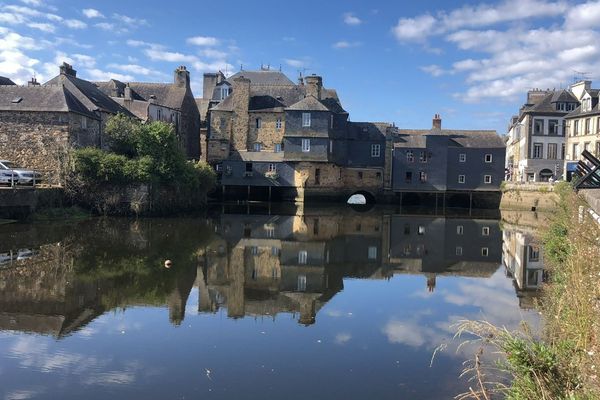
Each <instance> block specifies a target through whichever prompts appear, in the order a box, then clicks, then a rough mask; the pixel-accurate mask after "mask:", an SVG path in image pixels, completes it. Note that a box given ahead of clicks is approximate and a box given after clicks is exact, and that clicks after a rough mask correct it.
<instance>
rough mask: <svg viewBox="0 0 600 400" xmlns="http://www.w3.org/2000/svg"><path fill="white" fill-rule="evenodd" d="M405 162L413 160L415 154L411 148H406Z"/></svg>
mask: <svg viewBox="0 0 600 400" xmlns="http://www.w3.org/2000/svg"><path fill="white" fill-rule="evenodd" d="M406 162H407V163H412V162H415V155H414V153H413V151H412V150H406Z"/></svg>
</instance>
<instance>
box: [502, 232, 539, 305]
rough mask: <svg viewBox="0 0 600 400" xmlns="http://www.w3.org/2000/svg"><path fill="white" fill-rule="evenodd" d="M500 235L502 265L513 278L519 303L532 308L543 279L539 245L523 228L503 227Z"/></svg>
mask: <svg viewBox="0 0 600 400" xmlns="http://www.w3.org/2000/svg"><path fill="white" fill-rule="evenodd" d="M502 237H503V245H502V253H503V261H504V266H505V268H506V271H507V274H508V275H509V276H511V277H512V278H513V281H514V284H515V289H516V291H517V296H518V297H519V305H520V306H521V307H522V308H532V307H533V305H534V304H533V303H534V301H533V299H534V298H535V297H536V296H537V294H538V291H537V290H538V289H539V288H540V287H541V285H542V283H543V282H544V280H545V273H544V264H543V259H542V257H543V256H542V251H541V247H540V245H539V243H538V242H537V241H536V240H535V238H534V237H533V234H531V233H529V232H526V231H525V230H517V229H514V228H513V229H510V228H509V229H505V230H504V232H503V233H502Z"/></svg>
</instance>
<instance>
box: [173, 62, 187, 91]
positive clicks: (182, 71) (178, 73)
mask: <svg viewBox="0 0 600 400" xmlns="http://www.w3.org/2000/svg"><path fill="white" fill-rule="evenodd" d="M173 82H174V83H175V85H177V86H179V87H183V88H185V87H190V71H188V70H187V68H186V67H185V65H181V66H179V67H178V68H177V69H176V70H175V76H174V79H173Z"/></svg>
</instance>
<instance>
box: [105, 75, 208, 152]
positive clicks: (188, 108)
mask: <svg viewBox="0 0 600 400" xmlns="http://www.w3.org/2000/svg"><path fill="white" fill-rule="evenodd" d="M94 84H95V85H96V86H97V87H98V89H99V90H101V91H102V92H103V93H104V94H106V95H107V96H110V98H111V99H112V100H114V101H115V102H117V103H119V104H120V105H121V106H122V107H124V108H126V109H127V110H129V111H131V113H133V114H134V115H136V116H137V117H138V118H140V119H141V120H143V121H163V122H168V123H172V124H173V125H174V127H175V131H176V133H177V135H178V137H179V139H180V143H181V146H182V148H183V149H184V150H185V152H186V154H187V156H188V158H191V159H196V160H197V159H200V155H201V150H200V112H199V109H198V104H196V100H195V99H194V94H193V93H192V88H191V86H190V72H189V71H188V70H187V68H186V67H185V66H180V67H178V68H177V69H176V70H175V71H174V76H173V83H154V82H127V83H124V82H120V81H118V80H116V79H111V80H110V81H106V82H95V83H94Z"/></svg>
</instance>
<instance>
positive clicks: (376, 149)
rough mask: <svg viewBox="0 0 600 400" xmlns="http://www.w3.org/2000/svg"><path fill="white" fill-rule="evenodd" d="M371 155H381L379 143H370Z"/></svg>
mask: <svg viewBox="0 0 600 400" xmlns="http://www.w3.org/2000/svg"><path fill="white" fill-rule="evenodd" d="M371 157H381V145H380V144H372V145H371Z"/></svg>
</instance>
